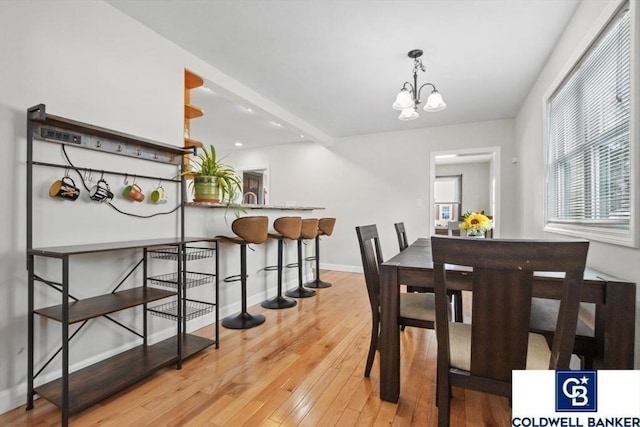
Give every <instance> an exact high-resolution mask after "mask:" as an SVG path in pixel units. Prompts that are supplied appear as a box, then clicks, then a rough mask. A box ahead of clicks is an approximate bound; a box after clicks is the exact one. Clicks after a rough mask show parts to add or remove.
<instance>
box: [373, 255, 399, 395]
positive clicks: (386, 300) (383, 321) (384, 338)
mask: <svg viewBox="0 0 640 427" xmlns="http://www.w3.org/2000/svg"><path fill="white" fill-rule="evenodd" d="M399 310H400V286H399V283H398V266H397V265H389V264H385V265H382V266H381V267H380V338H379V341H378V349H379V350H380V398H381V399H382V400H384V401H387V402H394V403H397V402H398V398H399V397H400V325H399V324H398V317H399Z"/></svg>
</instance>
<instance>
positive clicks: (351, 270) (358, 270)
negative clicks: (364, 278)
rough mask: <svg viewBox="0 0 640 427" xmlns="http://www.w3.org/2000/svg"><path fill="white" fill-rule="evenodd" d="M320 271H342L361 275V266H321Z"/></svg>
mask: <svg viewBox="0 0 640 427" xmlns="http://www.w3.org/2000/svg"><path fill="white" fill-rule="evenodd" d="M320 269H321V270H332V271H344V272H346V273H362V266H353V265H342V264H322V263H320Z"/></svg>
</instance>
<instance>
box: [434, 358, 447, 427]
mask: <svg viewBox="0 0 640 427" xmlns="http://www.w3.org/2000/svg"><path fill="white" fill-rule="evenodd" d="M436 369H437V368H436ZM447 370H448V368H447ZM436 387H437V389H436V399H437V401H436V406H437V407H438V427H449V418H450V416H451V386H450V385H449V375H448V372H442V371H438V372H437V377H436Z"/></svg>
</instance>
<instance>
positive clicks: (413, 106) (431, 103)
mask: <svg viewBox="0 0 640 427" xmlns="http://www.w3.org/2000/svg"><path fill="white" fill-rule="evenodd" d="M407 55H408V56H409V58H413V84H411V83H410V82H404V84H403V85H402V89H400V92H399V93H398V96H396V101H395V102H394V103H393V105H392V107H393V108H394V109H395V110H401V111H402V112H401V113H400V117H398V118H399V119H400V120H413V119H417V118H418V116H419V114H418V105H420V92H422V88H423V87H425V86H431V87H432V88H433V90H432V91H431V94H430V95H429V98H427V103H426V104H425V105H424V111H428V112H435V111H440V110H444V109H445V108H446V107H447V104H445V103H444V101H443V100H442V95H440V92H438V91H437V90H436V87H435V86H434V85H433V83H425V84H423V85H422V86H420V88H419V89H418V70H420V71H422V72H424V71H425V67H424V64H422V60H421V59H420V57H421V56H422V50H420V49H414V50H412V51H410V52H409V53H408V54H407Z"/></svg>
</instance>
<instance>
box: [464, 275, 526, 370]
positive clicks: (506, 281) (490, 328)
mask: <svg viewBox="0 0 640 427" xmlns="http://www.w3.org/2000/svg"><path fill="white" fill-rule="evenodd" d="M532 278H533V275H532V272H531V271H523V270H519V271H518V270H493V269H486V268H474V270H473V308H472V313H471V328H472V331H471V337H472V338H471V371H470V372H471V374H472V375H478V376H482V377H488V378H494V379H497V380H500V381H510V380H511V371H512V370H515V369H517V370H521V369H525V368H526V362H527V345H528V336H529V317H530V313H531V289H532V282H533V281H532ZM498 306H499V307H498Z"/></svg>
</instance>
